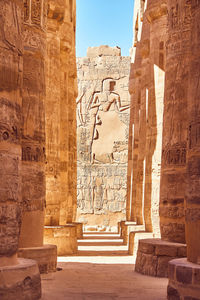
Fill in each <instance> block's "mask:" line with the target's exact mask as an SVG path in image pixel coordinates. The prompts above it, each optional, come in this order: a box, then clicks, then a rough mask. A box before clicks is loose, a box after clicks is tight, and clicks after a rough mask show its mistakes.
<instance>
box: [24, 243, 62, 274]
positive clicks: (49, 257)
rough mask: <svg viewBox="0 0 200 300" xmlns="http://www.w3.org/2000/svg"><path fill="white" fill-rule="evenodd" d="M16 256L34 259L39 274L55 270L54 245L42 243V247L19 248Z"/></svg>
mask: <svg viewBox="0 0 200 300" xmlns="http://www.w3.org/2000/svg"><path fill="white" fill-rule="evenodd" d="M18 257H22V258H28V259H33V260H36V261H37V263H38V267H39V270H40V273H41V274H43V273H51V272H56V267H57V247H56V245H44V246H42V247H33V248H19V249H18Z"/></svg>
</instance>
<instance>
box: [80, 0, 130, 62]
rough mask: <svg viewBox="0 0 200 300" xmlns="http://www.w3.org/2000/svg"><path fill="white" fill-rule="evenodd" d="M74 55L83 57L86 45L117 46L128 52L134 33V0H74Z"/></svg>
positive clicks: (126, 54) (126, 53)
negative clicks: (75, 9)
mask: <svg viewBox="0 0 200 300" xmlns="http://www.w3.org/2000/svg"><path fill="white" fill-rule="evenodd" d="M76 6H77V31H76V55H77V57H83V56H86V53H87V48H88V47H96V46H100V45H109V46H111V47H114V46H119V47H120V48H121V49H122V56H128V55H129V49H130V48H131V46H132V36H133V29H132V28H133V6H134V0H76Z"/></svg>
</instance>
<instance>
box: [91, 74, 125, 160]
mask: <svg viewBox="0 0 200 300" xmlns="http://www.w3.org/2000/svg"><path fill="white" fill-rule="evenodd" d="M115 85H116V81H115V80H113V79H111V78H108V79H104V80H103V82H102V91H101V92H94V93H93V94H92V96H91V98H90V101H89V105H88V111H89V112H90V120H91V121H90V122H91V131H90V141H91V142H90V153H91V161H92V162H93V161H94V160H95V153H92V145H93V141H94V140H97V139H98V138H99V132H98V129H97V126H101V125H102V120H101V117H100V113H101V114H103V113H106V112H108V111H109V110H111V106H112V110H114V111H115V112H116V113H120V112H123V111H125V110H127V109H129V107H130V105H129V104H128V105H124V106H122V105H121V99H120V95H119V94H118V93H116V92H115ZM113 108H114V109H113ZM109 158H110V161H111V163H112V162H113V159H114V158H113V153H110V154H109Z"/></svg>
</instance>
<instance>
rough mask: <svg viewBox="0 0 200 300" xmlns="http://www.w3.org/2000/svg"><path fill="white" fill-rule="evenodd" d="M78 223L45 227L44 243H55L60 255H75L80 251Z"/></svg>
mask: <svg viewBox="0 0 200 300" xmlns="http://www.w3.org/2000/svg"><path fill="white" fill-rule="evenodd" d="M76 228H77V227H76V225H60V226H45V227H44V243H45V244H55V245H56V246H57V254H58V256H67V255H75V254H77V252H78V243H77V229H76Z"/></svg>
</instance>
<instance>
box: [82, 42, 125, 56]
mask: <svg viewBox="0 0 200 300" xmlns="http://www.w3.org/2000/svg"><path fill="white" fill-rule="evenodd" d="M98 56H121V48H119V47H118V46H116V47H109V46H107V45H102V46H99V47H89V48H88V49H87V57H90V58H92V57H98Z"/></svg>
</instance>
